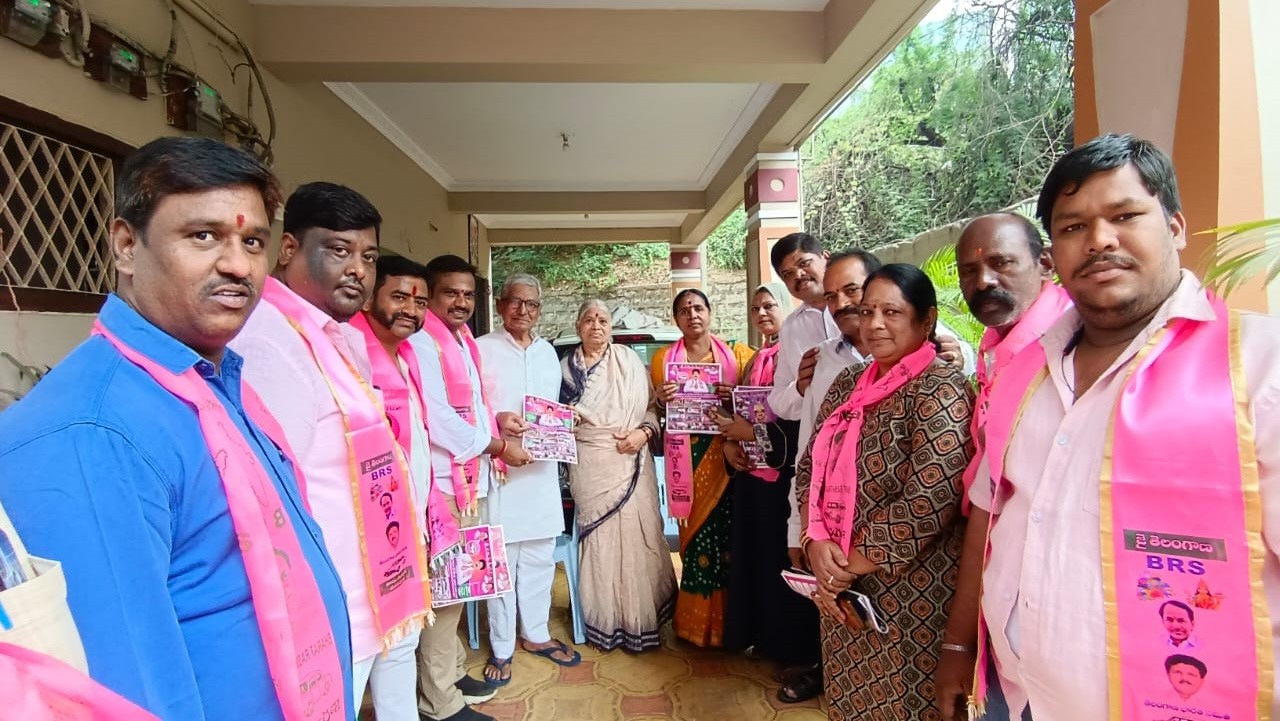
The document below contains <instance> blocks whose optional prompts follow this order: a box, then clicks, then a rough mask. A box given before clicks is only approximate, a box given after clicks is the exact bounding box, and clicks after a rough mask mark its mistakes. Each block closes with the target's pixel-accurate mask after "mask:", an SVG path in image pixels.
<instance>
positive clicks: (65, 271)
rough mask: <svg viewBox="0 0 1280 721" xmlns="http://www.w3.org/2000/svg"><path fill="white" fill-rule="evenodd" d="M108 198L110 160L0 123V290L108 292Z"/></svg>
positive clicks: (111, 184)
mask: <svg viewBox="0 0 1280 721" xmlns="http://www.w3.org/2000/svg"><path fill="white" fill-rule="evenodd" d="M114 193H115V164H114V162H113V160H112V159H111V158H110V157H108V156H106V155H103V154H100V153H97V152H94V151H92V150H88V149H86V148H83V147H80V146H77V145H73V144H71V143H67V142H63V141H61V140H57V139H54V138H51V137H49V136H46V135H42V134H40V133H36V132H32V131H30V130H27V129H25V128H21V127H17V126H14V125H10V124H8V123H5V122H0V249H2V250H3V255H0V261H2V264H0V284H3V285H9V286H11V287H12V288H14V289H17V290H18V291H22V290H24V289H27V290H37V291H63V292H73V293H88V294H93V295H101V294H105V293H108V292H110V291H111V288H112V281H113V278H114V274H113V273H112V269H111V253H110V249H109V245H108V233H109V231H110V228H111V219H112V198H113V196H114Z"/></svg>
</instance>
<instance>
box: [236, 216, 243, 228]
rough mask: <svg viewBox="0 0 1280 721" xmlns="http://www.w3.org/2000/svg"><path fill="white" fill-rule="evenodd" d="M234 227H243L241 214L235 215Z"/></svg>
mask: <svg viewBox="0 0 1280 721" xmlns="http://www.w3.org/2000/svg"><path fill="white" fill-rule="evenodd" d="M236 227H237V228H243V227H244V216H243V215H237V216H236Z"/></svg>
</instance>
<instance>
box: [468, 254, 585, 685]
mask: <svg viewBox="0 0 1280 721" xmlns="http://www.w3.org/2000/svg"><path fill="white" fill-rule="evenodd" d="M541 313H542V286H541V284H540V283H539V282H538V279H537V278H534V277H533V276H531V275H526V274H523V273H520V274H516V275H512V276H511V277H509V278H507V280H506V282H505V283H504V284H503V287H502V292H501V293H500V294H499V297H498V314H499V315H500V316H502V328H501V329H499V330H496V331H494V332H492V333H489V334H488V335H485V336H481V337H480V338H479V339H477V341H476V343H477V345H478V346H479V347H480V357H481V359H482V361H483V362H482V364H481V365H482V367H483V368H484V371H485V373H484V375H485V378H484V382H485V386H486V388H487V389H488V391H489V397H490V399H491V400H492V402H493V410H494V412H495V413H502V412H503V411H511V412H515V413H518V414H521V415H523V410H524V397H525V396H526V395H531V396H538V397H541V398H545V399H547V400H552V401H554V400H557V399H558V398H559V396H560V361H559V359H558V358H557V357H556V352H555V349H554V348H552V347H551V344H550V343H548V342H547V341H546V340H544V339H542V338H540V337H538V336H537V334H536V333H535V332H534V326H536V325H537V323H538V316H539V315H540V314H541ZM558 470H559V469H558V468H557V464H556V463H555V462H554V461H534V462H532V463H530V464H528V465H526V466H522V467H519V468H512V469H511V470H510V471H509V474H508V477H507V482H506V483H505V484H502V485H499V486H496V487H493V488H491V489H490V490H489V502H488V507H487V512H488V521H489V523H490V524H493V525H501V526H502V532H503V537H504V539H505V541H506V545H507V565H508V567H509V568H510V571H511V581H512V583H513V584H514V586H515V592H514V593H508V594H504V595H502V596H499V597H497V598H494V599H491V600H490V601H489V645H490V646H491V648H492V656H491V657H490V659H489V663H488V664H487V665H486V667H485V671H484V673H485V680H486V681H488V682H489V683H492V684H494V685H498V686H501V685H505V684H506V683H507V682H508V681H510V680H511V657H512V655H513V654H514V653H515V645H516V622H517V620H518V621H519V625H520V636H521V637H522V638H523V642H522V644H521V645H522V646H523V648H524V649H525V650H526V651H528V652H530V653H534V654H537V655H539V656H543V657H545V658H547V659H550V660H551V661H553V662H555V663H557V664H559V665H561V666H574V665H577V664H578V662H579V661H580V660H581V657H580V656H579V654H578V653H577V652H576V651H573V650H572V649H570V648H569V647H568V646H566V645H565V644H564V643H562V642H560V641H557V640H554V639H552V638H551V632H550V631H549V630H548V628H547V617H548V615H549V614H550V613H551V583H552V581H553V580H554V579H555V568H556V567H555V561H554V560H553V555H554V553H555V548H556V537H557V536H559V535H560V534H561V532H562V531H563V530H564V515H563V512H562V511H561V505H560V480H559V472H558Z"/></svg>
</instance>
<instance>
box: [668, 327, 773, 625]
mask: <svg viewBox="0 0 1280 721" xmlns="http://www.w3.org/2000/svg"><path fill="white" fill-rule="evenodd" d="M672 347H675V346H672ZM714 347H715V346H714V345H713V348H714ZM729 348H730V350H731V352H732V353H733V358H731V359H727V361H726V360H725V359H720V358H716V357H715V354H714V352H713V353H711V354H709V355H708V356H707V357H704V358H684V359H682V360H683V361H687V362H690V363H713V362H719V363H720V364H721V365H722V366H724V365H726V363H730V364H734V370H735V371H736V372H735V373H734V374H733V375H732V376H731V377H729V378H727V381H728V382H730V383H733V384H734V385H736V380H737V378H739V377H742V375H743V371H744V370H745V368H744V367H745V366H746V364H747V362H748V361H749V360H750V359H751V353H752V351H751V349H750V348H748V347H746V346H743V345H734V346H730V347H729ZM668 350H669V349H667V348H664V349H662V350H660V351H658V352H657V353H656V354H655V355H654V357H653V361H652V364H651V366H650V372H651V374H652V377H653V382H654V385H655V386H658V385H661V384H662V383H664V382H665V380H666V364H667V362H668ZM671 360H672V361H673V362H674V358H673V359H671ZM684 438H686V439H687V441H688V442H687V444H686V445H685V447H686V448H687V449H688V453H689V464H690V466H691V467H692V469H693V472H692V475H693V482H692V484H691V485H692V487H693V494H692V496H693V499H692V509H691V512H690V513H689V516H688V518H687V519H686V521H685V523H684V524H683V525H681V526H680V559H681V564H682V567H681V573H680V593H679V594H678V596H677V597H676V613H675V629H676V635H678V636H679V637H680V638H683V639H685V640H686V641H689V642H690V643H692V644H694V645H697V646H720V645H722V644H723V642H724V614H725V605H726V598H725V597H726V595H727V594H726V588H727V586H728V583H729V527H730V521H731V519H732V515H733V509H732V505H733V503H732V499H731V497H730V495H729V494H728V493H726V491H727V490H728V488H729V473H728V472H727V471H726V470H725V463H724V440H723V439H722V438H721V437H720V436H718V435H716V436H711V435H689V436H685V437H684ZM666 461H667V476H668V479H667V482H668V485H669V486H670V485H671V484H672V483H673V479H672V474H673V473H674V472H677V468H678V466H677V465H676V464H674V463H673V461H672V459H671V457H670V456H669V455H668V457H667V459H666Z"/></svg>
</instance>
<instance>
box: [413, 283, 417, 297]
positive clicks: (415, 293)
mask: <svg viewBox="0 0 1280 721" xmlns="http://www.w3.org/2000/svg"><path fill="white" fill-rule="evenodd" d="M413 294H414V295H417V294H418V285H417V284H416V283H415V284H414V285H413Z"/></svg>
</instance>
